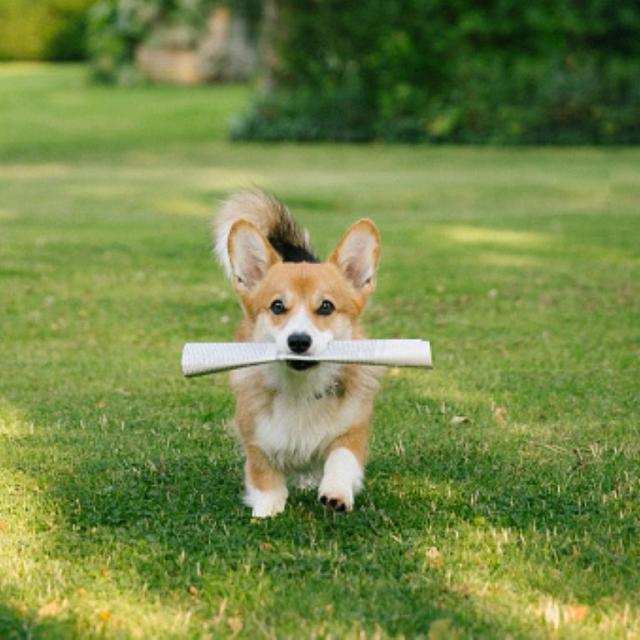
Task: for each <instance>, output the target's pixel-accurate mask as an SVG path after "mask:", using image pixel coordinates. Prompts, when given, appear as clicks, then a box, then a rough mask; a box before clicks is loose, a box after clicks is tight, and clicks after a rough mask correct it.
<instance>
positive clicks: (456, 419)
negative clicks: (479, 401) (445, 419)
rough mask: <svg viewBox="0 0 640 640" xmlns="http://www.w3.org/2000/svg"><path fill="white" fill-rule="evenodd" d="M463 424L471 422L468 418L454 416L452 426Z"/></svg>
mask: <svg viewBox="0 0 640 640" xmlns="http://www.w3.org/2000/svg"><path fill="white" fill-rule="evenodd" d="M463 422H469V418H467V416H453V418H451V423H450V424H452V425H454V426H455V425H457V424H462V423H463Z"/></svg>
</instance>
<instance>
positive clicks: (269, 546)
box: [260, 542, 273, 551]
mask: <svg viewBox="0 0 640 640" xmlns="http://www.w3.org/2000/svg"><path fill="white" fill-rule="evenodd" d="M260 548H261V549H262V550H263V551H273V545H272V544H271V543H270V542H261V543H260Z"/></svg>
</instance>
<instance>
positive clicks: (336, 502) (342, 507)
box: [318, 493, 353, 513]
mask: <svg viewBox="0 0 640 640" xmlns="http://www.w3.org/2000/svg"><path fill="white" fill-rule="evenodd" d="M318 499H319V500H320V502H321V504H323V505H324V506H325V507H327V509H331V511H336V512H338V513H344V512H345V511H351V509H353V498H352V497H348V496H344V495H340V496H338V495H330V494H325V493H321V494H320V496H319V498H318Z"/></svg>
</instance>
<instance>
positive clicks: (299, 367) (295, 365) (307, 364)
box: [287, 360, 318, 371]
mask: <svg viewBox="0 0 640 640" xmlns="http://www.w3.org/2000/svg"><path fill="white" fill-rule="evenodd" d="M317 364H318V362H316V361H315V360H287V366H288V367H289V368H290V369H293V370H294V371H306V370H307V369H311V367H315V366H316V365H317Z"/></svg>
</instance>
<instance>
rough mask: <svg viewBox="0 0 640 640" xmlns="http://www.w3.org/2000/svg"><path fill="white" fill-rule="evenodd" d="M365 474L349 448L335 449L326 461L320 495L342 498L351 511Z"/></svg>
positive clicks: (329, 497)
mask: <svg viewBox="0 0 640 640" xmlns="http://www.w3.org/2000/svg"><path fill="white" fill-rule="evenodd" d="M363 476H364V474H363V471H362V467H361V466H360V463H359V462H358V459H357V458H356V457H355V456H354V455H353V453H352V452H351V451H350V450H349V449H347V448H346V447H339V448H337V449H334V450H333V451H332V452H331V453H330V454H329V457H328V458H327V461H326V462H325V465H324V475H323V476H322V481H321V482H320V489H319V490H318V495H319V496H325V497H326V498H327V499H332V498H335V499H338V500H341V501H342V502H343V503H344V505H345V507H346V508H347V511H351V509H352V508H353V497H354V495H355V494H356V493H358V491H360V489H361V488H362V478H363Z"/></svg>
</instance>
